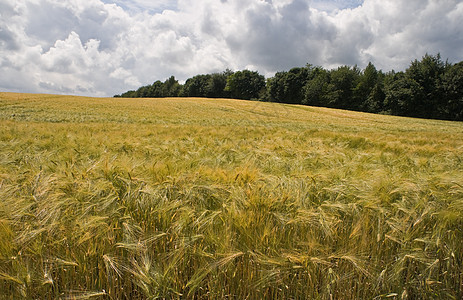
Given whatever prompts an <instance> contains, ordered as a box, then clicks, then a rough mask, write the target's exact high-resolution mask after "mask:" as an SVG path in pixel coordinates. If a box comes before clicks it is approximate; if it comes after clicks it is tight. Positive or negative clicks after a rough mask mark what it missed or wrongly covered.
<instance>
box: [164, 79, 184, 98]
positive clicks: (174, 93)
mask: <svg viewBox="0 0 463 300" xmlns="http://www.w3.org/2000/svg"><path fill="white" fill-rule="evenodd" d="M180 90H181V86H180V84H179V83H178V80H176V79H175V76H171V77H169V79H167V80H166V81H164V83H163V84H162V88H161V91H162V97H178V96H179V94H180Z"/></svg>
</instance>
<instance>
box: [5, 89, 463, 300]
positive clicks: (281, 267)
mask: <svg viewBox="0 0 463 300" xmlns="http://www.w3.org/2000/svg"><path fill="white" fill-rule="evenodd" d="M0 128H1V130H0V299H436V298H441V299H462V298H463V242H462V240H463V123H458V122H445V121H432V120H421V119H410V118H400V117H393V116H383V115H373V114H365V113H358V112H348V111H341V110H334V109H326V108H315V107H307V106H296V105H293V106H291V105H284V104H278V103H264V102H252V101H238V100H228V99H191V98H188V99H181V98H172V99H122V98H85V97H72V96H56V95H37V94H14V93H0Z"/></svg>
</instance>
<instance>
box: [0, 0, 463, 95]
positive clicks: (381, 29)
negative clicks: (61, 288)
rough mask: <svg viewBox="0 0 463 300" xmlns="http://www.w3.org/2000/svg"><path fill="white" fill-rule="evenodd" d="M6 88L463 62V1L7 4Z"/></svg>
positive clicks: (116, 85)
mask: <svg viewBox="0 0 463 300" xmlns="http://www.w3.org/2000/svg"><path fill="white" fill-rule="evenodd" d="M0 17H1V18H0V68H1V70H2V72H1V73H0V90H2V91H23V92H45V93H71V94H79V95H93V96H111V95H113V94H116V93H121V92H123V91H126V90H128V89H135V88H137V87H139V86H140V85H145V84H150V83H152V82H153V81H154V80H158V79H160V80H164V79H166V78H168V77H169V76H171V75H175V76H176V77H177V78H178V79H180V80H185V79H186V78H188V77H190V76H193V75H196V74H201V73H209V72H218V71H222V70H225V69H226V68H230V69H235V70H237V69H244V68H250V69H253V70H257V71H259V72H261V73H262V74H265V75H266V76H272V75H273V73H274V72H276V71H281V70H287V69H289V68H291V67H295V66H303V65H305V64H306V63H311V64H315V65H321V66H324V67H327V68H330V67H336V66H339V65H343V64H348V65H354V64H357V65H359V66H360V67H364V66H365V65H366V64H367V63H368V62H369V61H372V62H373V63H374V64H375V65H376V66H377V67H378V68H381V69H383V70H391V69H396V70H400V69H404V68H405V67H406V66H408V64H409V63H410V61H411V60H413V59H415V58H420V57H421V56H423V55H424V54H425V53H430V54H435V53H437V52H440V53H441V54H442V57H443V58H449V60H450V61H451V62H458V61H461V60H463V54H462V53H463V51H462V50H463V49H462V48H463V37H462V35H461V29H460V28H463V24H462V22H463V21H462V20H463V3H460V1H458V0H442V1H422V0H411V1H406V2H404V1H398V0H365V1H360V0H329V1H321V0H313V1H308V0H221V1H217V0H194V1H193V0H163V1H147V0H86V1H83V0H67V1H61V0H17V1H14V2H13V1H9V0H0Z"/></svg>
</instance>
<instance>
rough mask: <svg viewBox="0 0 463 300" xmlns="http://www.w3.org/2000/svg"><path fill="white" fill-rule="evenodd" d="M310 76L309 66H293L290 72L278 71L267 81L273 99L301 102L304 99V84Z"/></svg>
mask: <svg viewBox="0 0 463 300" xmlns="http://www.w3.org/2000/svg"><path fill="white" fill-rule="evenodd" d="M308 78H309V68H308V67H305V68H292V69H291V70H289V72H278V73H276V74H275V77H273V78H272V79H271V80H269V81H267V91H268V94H269V97H270V99H271V101H276V102H283V103H290V104H301V103H302V102H303V100H304V86H305V84H306V83H307V80H308Z"/></svg>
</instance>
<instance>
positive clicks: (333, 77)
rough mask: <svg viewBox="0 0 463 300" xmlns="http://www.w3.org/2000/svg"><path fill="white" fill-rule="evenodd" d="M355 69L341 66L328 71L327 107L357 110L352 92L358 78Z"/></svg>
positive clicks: (357, 72)
mask: <svg viewBox="0 0 463 300" xmlns="http://www.w3.org/2000/svg"><path fill="white" fill-rule="evenodd" d="M359 75H360V71H359V69H358V68H357V67H349V66H342V67H339V68H337V69H336V70H331V71H330V83H329V84H328V87H327V90H328V92H327V95H326V100H327V106H329V107H333V108H343V109H354V110H358V109H359V104H358V103H356V101H355V99H354V97H353V90H354V87H355V86H356V83H357V80H358V78H359Z"/></svg>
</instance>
